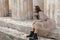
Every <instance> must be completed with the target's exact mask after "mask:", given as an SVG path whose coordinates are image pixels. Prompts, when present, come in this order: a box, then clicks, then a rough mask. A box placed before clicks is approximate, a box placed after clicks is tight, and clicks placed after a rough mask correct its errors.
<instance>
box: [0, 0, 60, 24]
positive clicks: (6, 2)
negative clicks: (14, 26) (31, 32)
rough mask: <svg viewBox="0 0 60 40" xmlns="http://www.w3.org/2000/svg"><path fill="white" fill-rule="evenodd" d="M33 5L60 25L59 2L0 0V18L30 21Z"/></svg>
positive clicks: (49, 0) (50, 0) (57, 0)
mask: <svg viewBox="0 0 60 40" xmlns="http://www.w3.org/2000/svg"><path fill="white" fill-rule="evenodd" d="M35 5H39V6H40V8H41V9H42V10H43V12H44V14H46V15H47V16H48V17H49V18H52V19H54V20H55V21H56V23H57V24H58V25H59V24H60V21H59V19H60V0H0V17H6V16H10V17H11V18H14V19H19V20H31V19H33V7H34V6H35Z"/></svg>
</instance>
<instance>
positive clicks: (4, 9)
mask: <svg viewBox="0 0 60 40" xmlns="http://www.w3.org/2000/svg"><path fill="white" fill-rule="evenodd" d="M8 11H9V5H8V0H0V17H3V16H7V14H8Z"/></svg>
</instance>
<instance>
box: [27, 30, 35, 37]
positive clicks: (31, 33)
mask: <svg viewBox="0 0 60 40" xmlns="http://www.w3.org/2000/svg"><path fill="white" fill-rule="evenodd" d="M33 35H34V31H31V32H30V34H29V35H28V36H26V37H32V36H33Z"/></svg>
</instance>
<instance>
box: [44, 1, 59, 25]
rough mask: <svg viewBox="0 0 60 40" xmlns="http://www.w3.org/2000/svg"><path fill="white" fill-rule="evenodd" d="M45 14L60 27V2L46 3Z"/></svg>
mask: <svg viewBox="0 0 60 40" xmlns="http://www.w3.org/2000/svg"><path fill="white" fill-rule="evenodd" d="M44 13H45V14H46V15H47V16H48V17H49V18H51V19H54V20H55V21H56V24H58V26H60V21H59V19H60V0H47V1H44Z"/></svg>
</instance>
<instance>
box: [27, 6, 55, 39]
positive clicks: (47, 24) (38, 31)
mask: <svg viewBox="0 0 60 40" xmlns="http://www.w3.org/2000/svg"><path fill="white" fill-rule="evenodd" d="M40 11H41V10H40V8H39V6H35V8H34V13H35V16H36V19H38V20H36V21H34V23H33V25H32V27H33V28H32V31H31V32H30V34H29V35H28V36H27V37H32V38H34V39H38V35H40V36H47V35H48V34H49V33H50V32H51V31H52V30H53V28H54V21H53V20H51V19H50V18H48V17H47V16H46V15H45V14H44V13H40V14H39V12H40ZM39 16H40V17H39Z"/></svg>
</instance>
